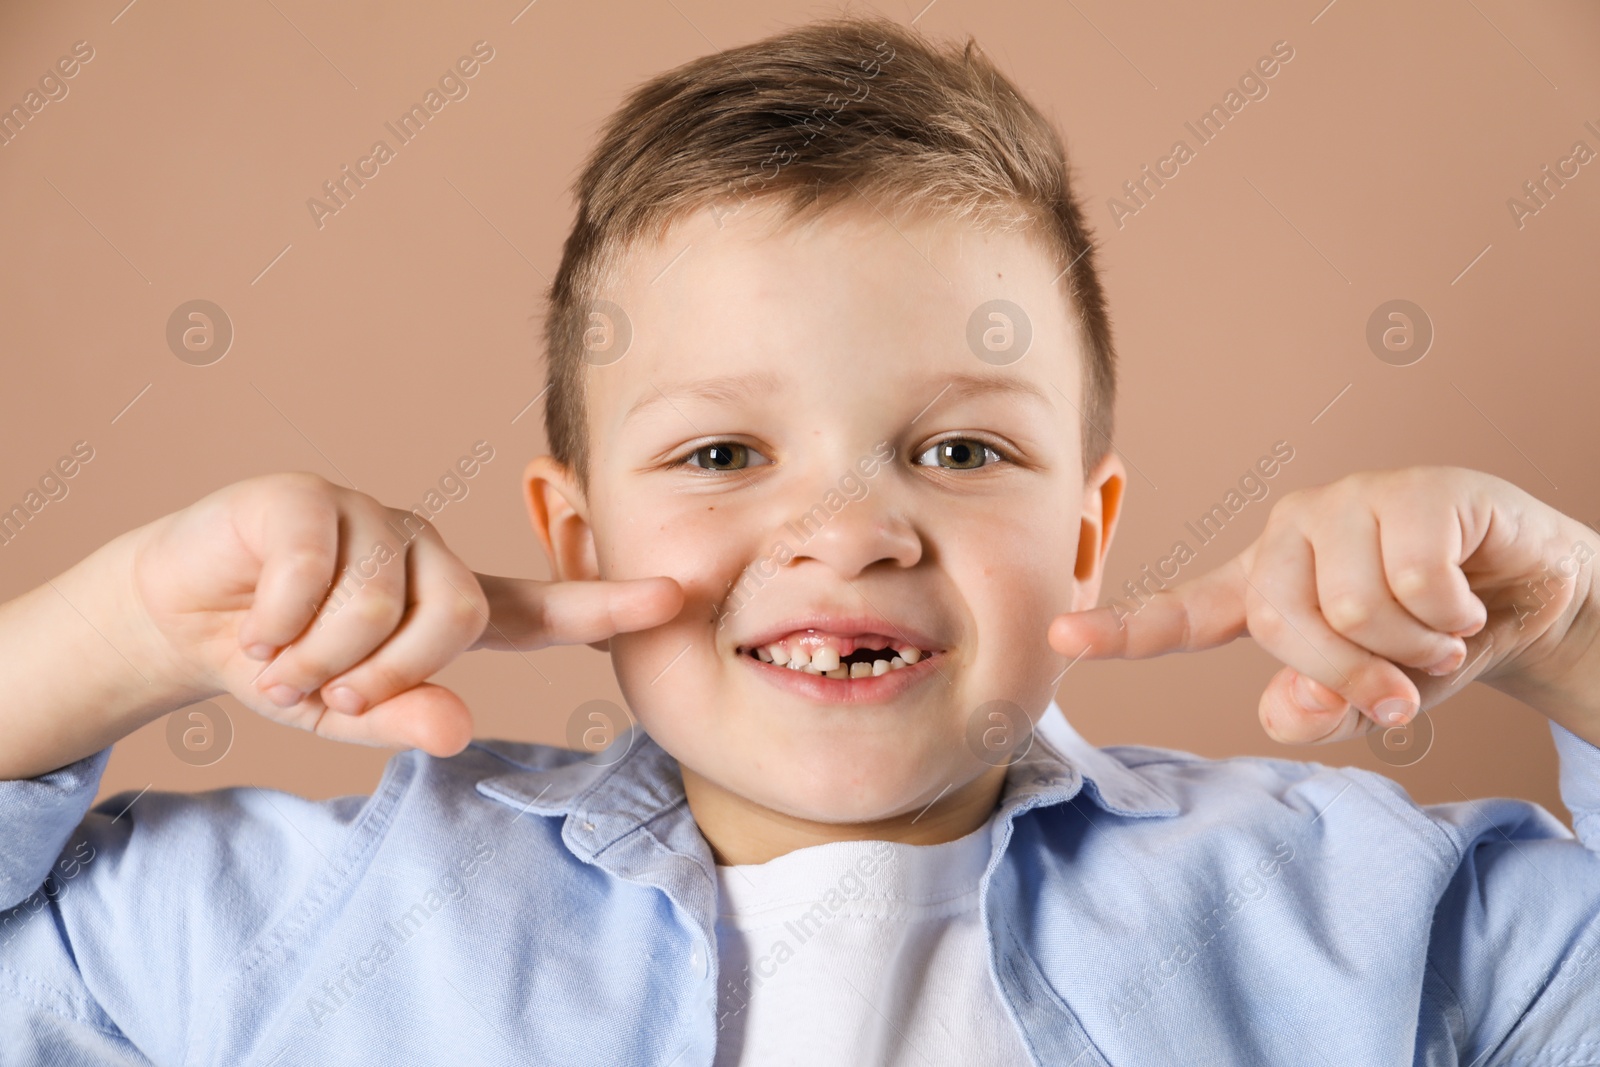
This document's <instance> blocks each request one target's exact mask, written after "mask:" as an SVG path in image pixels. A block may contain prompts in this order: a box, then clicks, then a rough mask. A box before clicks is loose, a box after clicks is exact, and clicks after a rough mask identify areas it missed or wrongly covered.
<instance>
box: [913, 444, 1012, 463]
mask: <svg viewBox="0 0 1600 1067" xmlns="http://www.w3.org/2000/svg"><path fill="white" fill-rule="evenodd" d="M917 462H918V463H920V464H923V465H925V466H938V467H943V468H944V469H946V470H955V471H971V470H977V469H978V468H979V467H983V466H986V465H988V464H990V463H999V462H1000V454H999V453H998V452H996V451H995V450H994V449H992V448H990V447H989V446H988V445H986V444H984V443H983V442H982V441H978V440H975V439H974V438H971V437H949V438H946V439H945V440H943V441H940V442H938V443H937V444H934V445H931V446H929V448H928V450H927V451H926V452H924V453H922V455H920V456H918V457H917Z"/></svg>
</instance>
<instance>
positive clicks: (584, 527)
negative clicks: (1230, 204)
mask: <svg viewBox="0 0 1600 1067" xmlns="http://www.w3.org/2000/svg"><path fill="white" fill-rule="evenodd" d="M522 495H523V498H524V499H525V500H526V502H527V505H528V518H529V520H531V521H532V523H533V532H534V533H535V534H537V535H538V537H539V543H540V544H542V545H543V546H544V554H545V559H546V560H548V561H549V563H550V580H551V581H553V582H588V581H596V580H598V579H599V577H600V567H599V564H598V562H597V561H596V555H595V548H594V529H593V527H591V526H590V525H589V511H588V508H589V505H588V501H587V500H586V499H585V497H584V493H583V490H582V489H580V488H579V487H578V480H577V478H576V477H575V476H574V475H573V473H572V470H571V468H569V467H567V466H566V465H565V464H563V463H560V462H558V461H557V460H556V458H555V457H554V456H535V457H534V458H533V459H531V460H529V461H528V466H527V467H526V468H524V470H523V472H522ZM589 647H590V648H592V649H595V650H596V651H599V652H609V651H610V649H611V645H610V643H609V642H607V641H604V640H601V641H593V642H590V644H589Z"/></svg>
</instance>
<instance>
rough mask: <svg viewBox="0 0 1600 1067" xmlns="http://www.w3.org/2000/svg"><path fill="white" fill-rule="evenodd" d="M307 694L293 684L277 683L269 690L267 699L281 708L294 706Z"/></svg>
mask: <svg viewBox="0 0 1600 1067" xmlns="http://www.w3.org/2000/svg"><path fill="white" fill-rule="evenodd" d="M304 695H305V694H303V693H301V692H300V690H298V689H296V688H295V687H294V686H292V685H275V686H273V687H272V688H271V689H268V690H267V699H268V700H270V701H272V702H273V703H274V704H276V705H278V707H280V708H292V707H294V706H295V705H296V704H298V703H300V699H301V697H303V696H304Z"/></svg>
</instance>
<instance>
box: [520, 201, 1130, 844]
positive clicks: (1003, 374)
mask: <svg viewBox="0 0 1600 1067" xmlns="http://www.w3.org/2000/svg"><path fill="white" fill-rule="evenodd" d="M769 211H770V208H766V207H763V206H760V205H758V204H746V205H745V206H744V207H743V208H742V209H741V210H739V211H737V212H735V213H733V214H732V215H724V216H723V217H722V219H721V222H720V226H719V223H718V219H717V218H716V217H715V216H714V215H713V214H712V213H711V212H710V211H709V210H706V211H702V212H700V213H697V214H695V215H694V216H692V217H690V218H689V219H687V220H685V221H683V222H680V223H679V224H677V225H676V226H675V227H674V228H673V230H672V231H671V232H670V233H669V235H668V237H667V238H666V240H664V241H663V242H662V243H661V244H659V245H652V246H646V247H641V248H638V249H636V250H635V251H634V252H633V253H632V254H631V257H630V261H629V262H630V269H629V271H628V272H627V277H626V278H624V279H622V280H621V281H620V282H619V288H617V289H616V290H614V291H613V292H611V293H608V294H607V296H608V298H609V299H610V300H612V301H613V302H614V303H615V304H616V305H617V306H618V307H620V308H622V309H623V311H624V313H625V314H626V316H627V318H628V320H629V322H630V324H631V328H632V340H631V343H630V345H629V347H628V348H627V350H626V353H625V355H623V356H622V357H621V358H620V359H617V360H616V361H615V362H611V363H608V364H606V365H603V366H591V367H588V368H586V369H585V372H584V373H585V374H586V375H587V376H588V379H589V395H588V417H589V434H590V442H591V446H590V448H591V453H590V454H591V462H590V471H589V473H590V483H589V490H588V493H587V495H584V494H581V493H579V491H578V490H577V489H576V487H575V485H574V483H573V482H572V481H571V479H570V478H568V477H566V476H564V475H562V474H561V473H560V472H559V469H558V468H555V467H554V466H553V465H549V466H546V467H543V468H540V467H538V461H536V465H535V468H534V469H535V470H539V469H543V470H545V471H547V472H548V471H555V472H557V474H556V476H555V477H553V478H550V479H549V482H548V484H549V485H550V486H551V488H552V491H551V492H549V493H546V494H545V495H546V498H547V499H550V500H553V501H555V504H554V506H553V508H552V510H553V511H555V512H557V513H558V514H556V515H555V516H554V517H553V518H552V519H551V521H550V526H549V529H550V537H551V539H552V556H553V558H554V560H555V565H556V571H557V576H558V577H561V578H567V579H573V578H579V579H582V578H595V577H599V578H608V579H616V578H639V577H649V576H653V575H667V576H669V577H671V578H673V579H675V580H676V581H677V582H678V583H679V585H681V586H682V587H683V590H684V593H685V596H686V602H685V606H684V609H683V611H682V612H681V613H680V614H679V615H678V617H677V618H675V619H674V620H673V621H672V622H670V623H668V624H666V625H663V626H660V627H657V628H655V629H652V630H648V631H644V632H641V633H632V634H623V635H620V636H617V637H613V638H612V639H611V640H610V651H611V655H612V659H613V663H614V666H615V669H616V673H617V677H618V679H619V682H620V684H621V687H622V691H623V693H624V695H625V696H626V698H627V701H628V705H629V707H630V708H631V709H632V711H633V713H634V714H635V715H637V716H638V718H639V720H640V722H641V724H642V725H643V726H644V728H645V730H646V731H648V732H649V734H650V735H651V736H652V737H653V738H655V739H656V740H657V741H658V742H659V743H660V744H661V745H662V747H663V748H665V749H666V750H667V751H668V752H670V753H671V754H672V755H673V756H675V757H676V758H677V759H678V761H679V762H680V764H681V765H682V766H683V767H684V768H685V771H686V774H687V773H688V772H692V773H693V774H695V775H697V776H699V777H700V778H701V779H703V780H705V781H706V782H709V783H711V784H712V785H713V786H715V787H719V788H720V789H722V790H724V791H727V792H728V793H731V794H733V795H736V796H737V797H740V798H743V799H744V800H745V801H747V802H754V803H756V804H759V805H761V806H763V807H764V808H766V809H769V810H772V811H776V812H781V813H784V814H785V815H788V816H792V817H798V818H802V819H807V820H813V821H818V822H829V823H839V822H869V821H875V820H883V819H892V818H894V817H897V816H901V815H904V814H906V813H916V812H918V811H919V809H922V808H923V807H924V806H926V805H928V804H929V803H930V802H931V801H933V800H935V799H936V798H937V797H939V796H941V795H944V794H956V793H958V792H960V791H961V790H963V789H965V788H966V787H969V786H973V785H974V784H976V783H978V782H979V780H980V779H985V780H990V781H994V780H997V776H998V775H999V774H1000V773H1001V772H1000V771H999V770H998V769H997V767H996V764H997V763H999V762H1002V757H1003V756H1004V755H1005V753H1004V752H1001V753H1000V754H999V755H998V756H995V755H990V757H989V758H988V759H987V760H986V759H984V758H980V755H979V753H983V752H988V751H990V749H989V748H987V747H986V746H985V742H987V743H988V744H989V745H990V746H992V745H993V744H994V743H995V741H996V739H997V738H1002V739H1003V734H995V733H994V732H993V731H994V730H995V728H996V727H997V726H999V727H1000V728H1001V729H1002V730H1003V729H1004V725H1005V720H1004V719H1000V720H996V719H993V718H992V717H989V715H988V714H987V713H988V712H992V711H994V710H995V708H996V707H997V706H996V705H994V704H992V703H991V702H994V701H1006V702H1009V703H1010V704H1011V705H1014V706H1017V707H1019V708H1020V709H1022V711H1023V712H1024V713H1025V715H1026V717H1027V719H1028V720H1029V721H1031V720H1033V719H1036V718H1037V717H1038V715H1039V714H1040V712H1041V711H1042V710H1043V708H1044V707H1045V705H1046V704H1047V703H1048V702H1049V699H1050V697H1051V695H1052V692H1053V689H1054V686H1053V682H1054V680H1056V679H1057V678H1058V677H1059V676H1060V674H1061V672H1062V669H1063V668H1064V667H1065V666H1066V660H1064V659H1063V658H1062V657H1061V656H1060V655H1058V654H1056V653H1055V652H1053V651H1052V650H1051V649H1050V647H1049V646H1048V644H1047V643H1046V640H1045V632H1046V628H1047V626H1048V624H1049V622H1050V620H1051V619H1052V618H1054V617H1055V616H1056V615H1057V614H1060V613H1062V612H1065V611H1072V610H1077V609H1080V608H1086V607H1090V606H1092V605H1093V604H1094V602H1095V599H1096V597H1097V595H1098V586H1099V582H1100V576H1101V564H1102V562H1103V559H1104V554H1105V549H1106V548H1107V547H1108V545H1109V540H1110V533H1111V531H1112V529H1113V528H1114V524H1115V517H1116V512H1117V502H1118V499H1119V496H1120V491H1121V487H1122V484H1123V477H1122V474H1121V468H1120V466H1118V464H1117V461H1116V459H1115V457H1114V455H1113V456H1112V457H1110V458H1108V459H1107V461H1105V462H1104V463H1102V464H1101V465H1100V466H1099V467H1098V468H1097V469H1096V471H1095V475H1094V477H1092V478H1091V479H1090V480H1089V484H1087V485H1086V484H1085V479H1084V477H1083V473H1082V461H1081V455H1080V444H1079V442H1080V433H1079V416H1078V411H1079V410H1080V409H1081V408H1082V406H1083V397H1082V384H1081V375H1080V358H1081V355H1080V352H1079V346H1078V343H1077V340H1076V332H1075V330H1074V329H1073V327H1072V325H1071V322H1070V320H1069V318H1068V309H1067V307H1066V306H1065V301H1064V300H1063V298H1062V297H1061V296H1060V295H1059V293H1058V290H1057V287H1056V283H1055V278H1056V277H1057V274H1058V272H1059V270H1060V268H1059V266H1056V265H1053V264H1052V262H1051V261H1050V259H1049V257H1048V256H1046V255H1045V254H1044V253H1043V252H1042V251H1041V250H1040V249H1039V248H1038V247H1036V245H1035V244H1034V243H1033V242H1032V241H1031V240H1030V239H1028V238H1025V237H1023V236H1020V235H1015V234H1010V235H986V234H984V233H981V232H980V231H978V230H977V229H975V228H973V227H971V226H970V225H965V224H962V223H959V222H952V221H947V220H942V219H941V220H928V221H919V222H914V223H913V222H901V223H897V224H896V225H895V226H891V225H890V224H889V223H888V221H886V220H885V219H884V218H883V217H882V216H880V215H879V214H877V213H876V212H875V211H874V210H873V209H871V208H870V207H854V206H853V207H851V208H849V209H841V210H838V211H834V212H832V213H829V214H828V215H825V216H823V217H822V218H820V219H819V220H816V221H813V222H808V223H806V224H804V225H802V226H800V227H798V228H794V229H791V230H789V231H787V232H783V233H781V234H776V235H774V233H773V230H772V226H773V219H774V216H772V215H771V214H769ZM896 227H897V228H896ZM996 298H1003V299H1005V300H1009V301H1011V302H1012V303H1014V304H1015V305H1018V306H1019V307H1021V308H1022V309H1024V311H1025V313H1026V316H1027V319H1028V323H1029V325H1030V326H1031V331H1032V340H1031V343H1030V345H1029V347H1028V349H1027V351H1026V354H1025V355H1023V356H1022V357H1021V358H1020V359H1016V360H1015V361H1013V362H1009V363H1007V362H1004V361H1005V360H1006V359H1008V358H1010V356H1009V355H1007V354H1006V353H1005V351H1004V350H1003V349H1002V350H1001V351H1000V352H999V353H995V352H994V351H992V350H991V349H990V348H985V347H984V346H983V344H982V343H981V341H980V342H979V343H978V344H977V348H976V349H975V348H974V347H973V345H972V344H969V341H968V336H969V319H970V318H971V317H972V316H973V313H974V312H975V311H976V310H977V309H978V308H979V307H980V305H983V304H985V303H986V302H988V301H991V300H994V299H996ZM989 328H995V329H999V330H1004V328H1005V326H1004V323H1003V322H1000V321H998V320H988V319H980V320H979V328H978V333H979V334H980V336H981V333H982V331H983V330H984V329H989ZM1018 333H1020V331H1018ZM990 340H991V342H992V343H993V342H1003V336H1002V335H1001V334H998V333H996V334H991V335H990ZM979 352H984V353H986V354H988V355H989V359H984V358H980V356H979V355H978V353H979ZM1014 353H1015V349H1012V350H1011V355H1014ZM891 449H892V451H891ZM534 480H535V482H536V483H537V482H538V478H537V476H536V477H535V479H534ZM563 508H564V509H566V510H565V511H564V513H563V512H562V509H563ZM1080 543H1081V545H1082V551H1081V553H1080ZM830 620H831V621H830ZM808 630H809V631H812V632H811V633H809V634H808V633H807V631H808ZM785 634H789V635H791V636H790V637H788V638H787V639H786V640H785V638H784V635H785ZM779 643H782V644H783V645H784V648H785V650H786V651H787V652H788V655H789V657H790V658H791V659H792V658H794V657H795V656H796V654H797V653H800V652H803V653H804V655H805V657H806V658H807V659H808V660H816V659H818V658H819V656H820V658H821V660H822V664H823V665H824V666H825V667H826V666H831V664H832V659H831V657H832V655H833V654H835V653H839V652H848V651H849V650H850V649H851V648H852V647H855V646H865V647H879V646H888V648H889V651H888V652H886V654H885V656H884V657H883V658H885V659H888V658H890V657H893V656H894V655H895V654H896V652H895V650H905V649H908V648H915V649H917V650H918V651H919V652H921V653H922V655H921V657H920V660H919V661H918V662H916V663H915V664H912V665H908V666H906V667H894V668H891V669H889V670H888V671H887V672H886V673H881V674H879V675H876V676H869V677H866V678H851V679H849V680H838V679H834V678H829V677H826V676H821V675H816V674H810V673H807V672H802V671H797V670H795V669H794V668H793V667H789V666H785V667H779V666H777V665H776V664H775V663H768V662H764V661H763V659H762V658H761V656H762V653H761V652H758V651H756V650H757V649H764V650H766V654H772V655H774V658H782V656H781V655H780V654H778V653H777V651H776V649H775V647H774V646H776V645H777V644H779ZM752 653H755V654H752ZM863 655H864V654H863V653H858V654H857V655H856V657H855V658H857V659H860V658H862V656H863ZM901 658H902V659H903V660H904V659H911V658H915V656H914V654H913V655H911V656H908V655H905V654H904V652H903V651H902V653H901ZM879 669H880V670H882V668H879ZM1011 725H1012V726H1013V727H1016V726H1018V725H1020V724H1018V723H1016V722H1015V721H1013V722H1012V724H1011ZM985 731H990V732H989V733H988V734H986V733H985Z"/></svg>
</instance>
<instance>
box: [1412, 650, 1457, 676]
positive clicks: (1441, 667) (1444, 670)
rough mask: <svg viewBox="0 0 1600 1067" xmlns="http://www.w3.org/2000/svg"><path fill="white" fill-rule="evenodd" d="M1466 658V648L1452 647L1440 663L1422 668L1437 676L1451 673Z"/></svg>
mask: <svg viewBox="0 0 1600 1067" xmlns="http://www.w3.org/2000/svg"><path fill="white" fill-rule="evenodd" d="M1466 658H1467V653H1466V650H1465V649H1459V648H1458V649H1452V650H1451V651H1450V653H1449V655H1447V656H1445V657H1444V658H1443V659H1441V660H1440V661H1439V662H1438V663H1435V664H1434V665H1433V666H1431V667H1424V668H1422V669H1423V670H1425V671H1427V672H1428V673H1429V674H1432V675H1435V676H1437V675H1441V674H1449V673H1451V672H1452V671H1454V670H1455V669H1456V668H1457V667H1460V666H1461V663H1462V661H1463V660H1465V659H1466Z"/></svg>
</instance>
